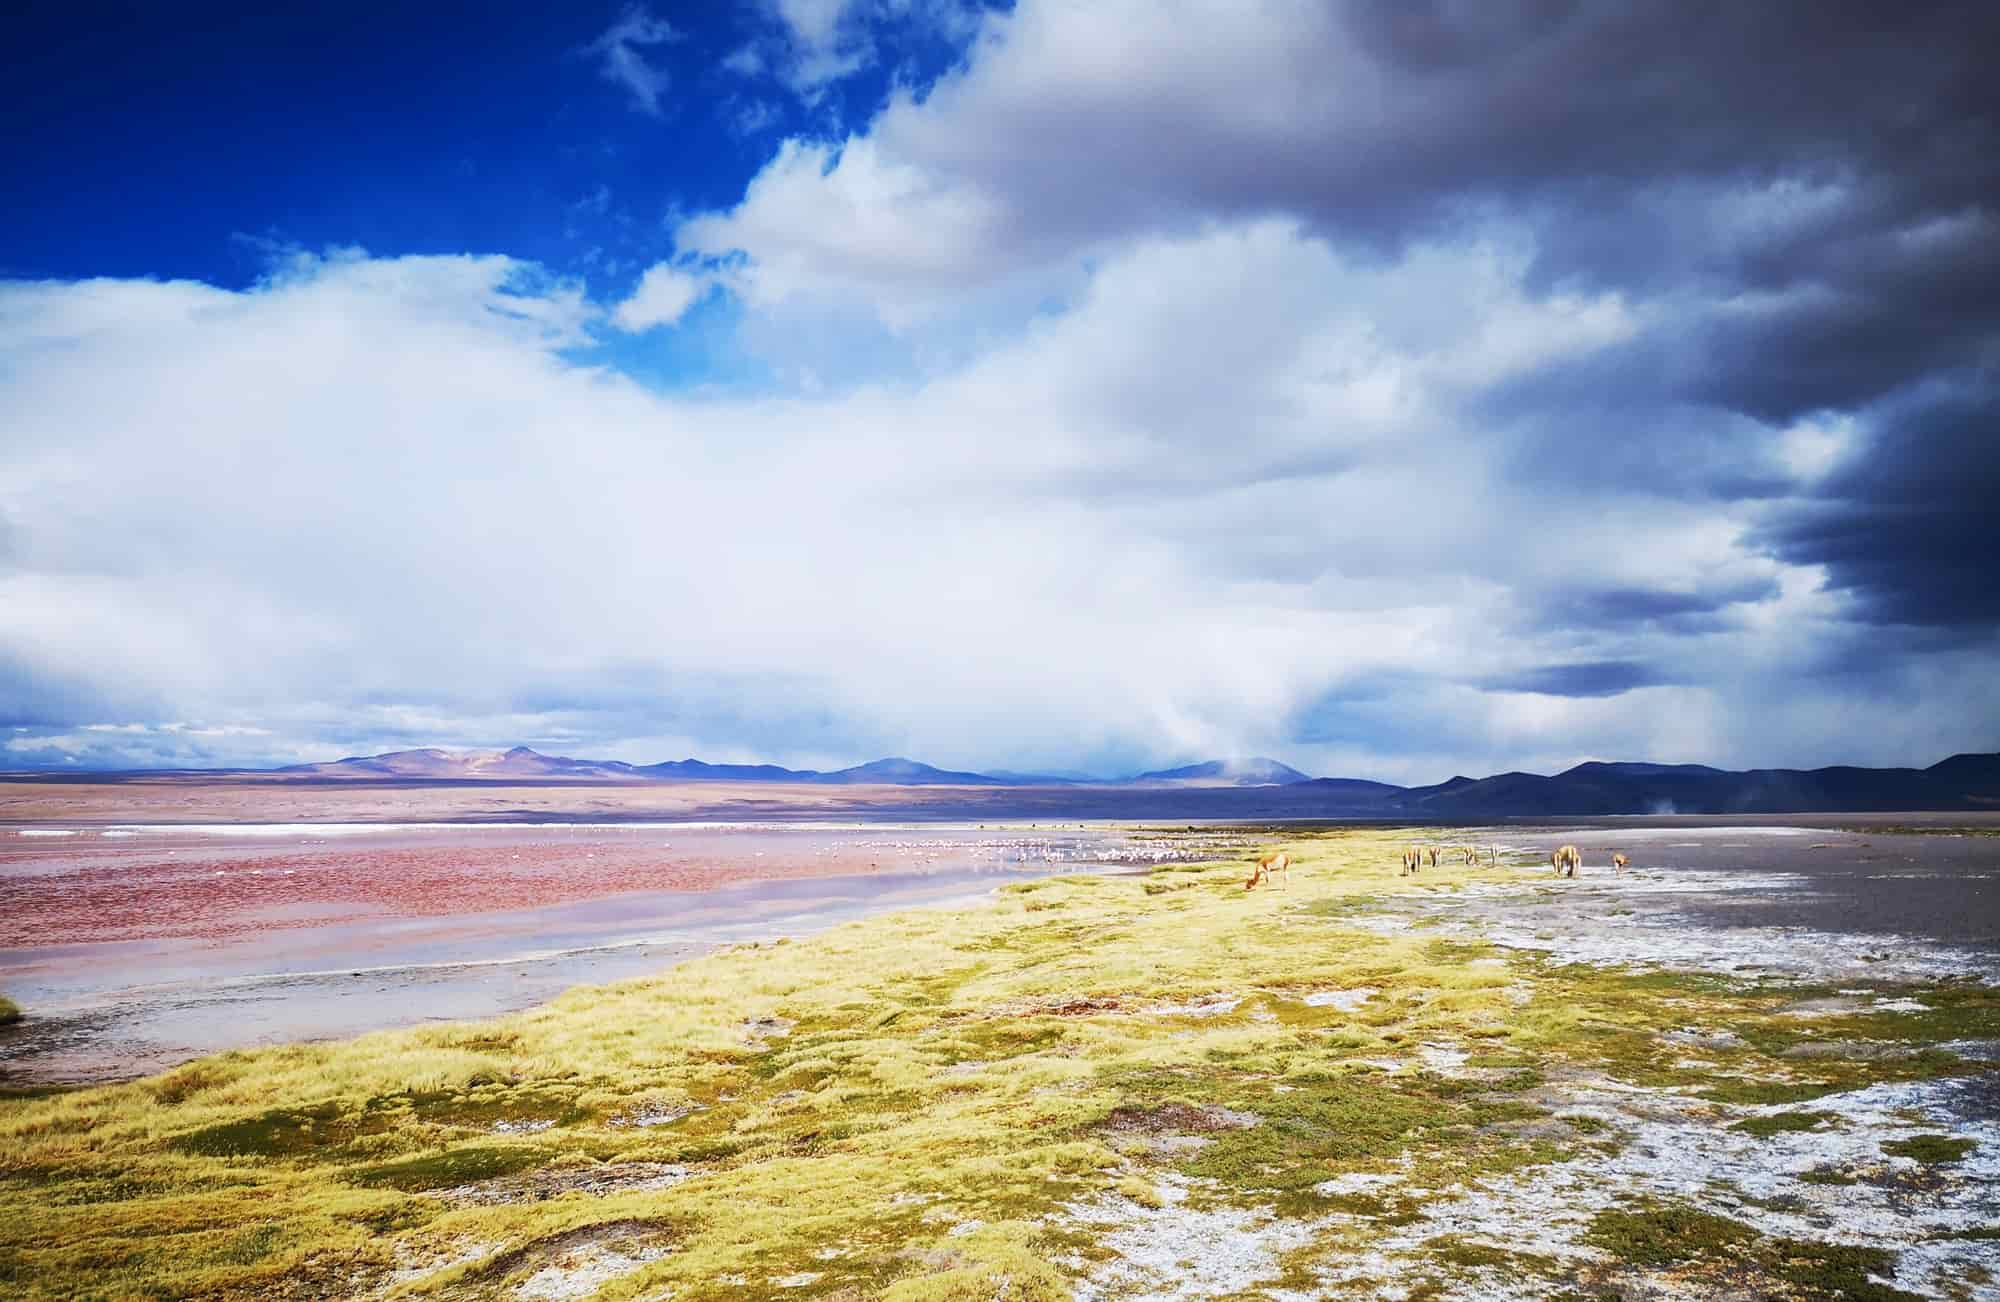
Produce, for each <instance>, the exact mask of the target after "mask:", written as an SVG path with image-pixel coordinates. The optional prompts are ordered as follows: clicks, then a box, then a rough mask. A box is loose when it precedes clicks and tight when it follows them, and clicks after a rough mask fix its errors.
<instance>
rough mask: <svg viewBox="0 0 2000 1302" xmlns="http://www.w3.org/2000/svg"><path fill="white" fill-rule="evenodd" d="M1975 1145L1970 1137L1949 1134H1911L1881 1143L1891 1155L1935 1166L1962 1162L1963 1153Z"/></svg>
mask: <svg viewBox="0 0 2000 1302" xmlns="http://www.w3.org/2000/svg"><path fill="white" fill-rule="evenodd" d="M1977 1147H1978V1145H1977V1144H1976V1143H1974V1142H1973V1141H1972V1140H1970V1139H1956V1138H1954V1137H1952V1136H1950V1135H1911V1136H1910V1137H1909V1138H1908V1139H1892V1140H1889V1141H1888V1142H1887V1143H1885V1144H1883V1145H1882V1151H1883V1152H1884V1153H1887V1154H1888V1155H1889V1156H1891V1157H1908V1158H1914V1159H1916V1160H1917V1161H1919V1162H1923V1163H1925V1164H1926V1165H1932V1166H1935V1165H1938V1164H1940V1163H1948V1162H1963V1161H1964V1160H1965V1155H1966V1154H1967V1153H1970V1152H1971V1151H1972V1150H1973V1149H1975V1148H1977Z"/></svg>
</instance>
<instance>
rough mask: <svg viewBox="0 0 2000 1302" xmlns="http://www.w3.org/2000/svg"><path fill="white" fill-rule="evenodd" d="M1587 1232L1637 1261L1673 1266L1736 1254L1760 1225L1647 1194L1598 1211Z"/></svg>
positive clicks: (1619, 1254)
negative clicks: (1620, 1205)
mask: <svg viewBox="0 0 2000 1302" xmlns="http://www.w3.org/2000/svg"><path fill="white" fill-rule="evenodd" d="M1584 1237H1585V1239H1586V1240H1588V1241H1589V1242H1591V1243H1593V1244H1595V1245H1597V1246H1598V1247H1600V1248H1603V1249H1604V1250H1605V1251H1606V1252H1609V1253H1611V1254H1612V1255H1613V1256H1615V1257H1617V1258H1618V1259H1619V1260H1621V1261H1624V1262H1627V1263H1629V1264H1631V1265H1634V1266H1673V1265H1677V1264H1679V1263H1681V1262H1684V1261H1695V1260H1700V1259H1713V1258H1720V1257H1727V1256H1734V1255H1738V1254H1739V1253H1740V1251H1741V1250H1742V1249H1743V1248H1744V1247H1745V1246H1746V1245H1748V1244H1751V1243H1754V1242H1756V1240H1757V1231H1756V1230H1754V1229H1752V1228H1750V1227H1749V1226H1748V1225H1745V1224H1744V1223H1743V1222H1741V1221H1732V1220H1730V1219H1729V1218H1728V1217H1727V1216H1716V1215H1713V1214H1711V1213H1709V1212H1705V1211H1702V1210H1701V1209H1700V1208H1697V1207H1691V1206H1689V1205H1688V1204H1686V1203H1680V1202H1667V1201H1664V1200H1660V1199H1651V1198H1647V1199H1639V1200H1637V1201H1634V1202H1631V1203H1628V1204H1626V1205H1625V1206H1623V1207H1610V1208H1606V1209H1605V1210H1604V1211H1601V1212H1599V1213H1598V1214H1597V1215H1596V1217H1595V1218H1593V1219H1592V1220H1591V1223H1590V1229H1589V1230H1588V1231H1587V1232H1586V1233H1585V1235H1584Z"/></svg>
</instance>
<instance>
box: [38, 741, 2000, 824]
mask: <svg viewBox="0 0 2000 1302" xmlns="http://www.w3.org/2000/svg"><path fill="white" fill-rule="evenodd" d="M0 777H4V778H6V779H7V780H9V781H28V782H46V783H74V782H105V781H149V782H161V781H201V782H215V781H218V780H240V781H246V782H260V783H270V782H275V783H309V784H313V785H345V784H348V783H367V782H377V783H385V784H397V785H405V786H425V785H433V784H438V785H458V784H470V783H487V782H492V783H515V784H521V785H545V784H567V783H579V784H581V783H614V782H615V783H630V784H643V783H651V782H662V783H667V782H674V783H689V782H694V783H699V782H716V783H729V784H734V785H735V786H736V787H737V788H741V787H742V786H745V785H751V786H754V785H756V784H764V783H769V784H774V785H775V784H791V785H794V786H797V785H816V786H823V787H830V788H831V787H870V786H872V787H896V788H902V789H904V790H905V794H904V795H900V796H889V795H887V794H879V795H871V794H868V793H866V792H855V793H852V794H850V795H835V794H834V792H832V791H829V792H828V793H827V795H826V798H825V800H824V801H821V802H812V801H807V802H803V803H801V802H800V801H798V800H797V799H795V798H791V797H787V798H785V803H784V807H786V808H791V807H794V806H796V807H797V808H806V807H810V806H811V805H813V804H814V803H819V804H823V805H824V806H825V807H827V808H835V807H838V808H841V809H844V810H849V811H855V810H862V811H865V810H868V809H877V808H879V809H882V810H885V811H886V810H887V809H888V808H890V807H892V806H893V807H896V808H909V809H912V810H918V809H921V810H922V811H923V814H924V816H927V817H947V816H977V817H982V818H988V817H991V818H1004V817H1022V818H1147V819H1151V818H1169V819H1174V818H1250V819H1254V818H1365V819H1410V820H1412V821H1429V820H1435V821H1438V822H1477V821H1483V820H1487V819H1495V818H1516V817H1518V818H1544V817H1551V816H1565V815H1595V814H1808V813H1820V814H1826V813H1833V814H1838V813H1882V812H1891V811H1917V810H1933V811H1944V812H1949V811H1954V810H1988V811H1995V812H2000V754H1977V755H1954V756H1952V757H1951V758H1950V759H1948V760H1944V761H1942V762H1941V763H1937V764H1933V765H1931V766H1930V767H1929V768H1927V769H1866V768H1851V767H1846V766H1836V767H1832V768H1821V769H1750V770H1747V771H1742V772H1736V771H1731V770H1728V769H1717V768H1709V767H1707V766H1705V765H1701V764H1607V763H1599V762H1591V763H1587V764H1579V765H1577V766H1576V767H1575V768H1572V769H1567V770H1565V771H1563V772H1561V773H1557V774H1555V775H1554V776H1543V775H1542V774H1539V773H1499V774H1495V775H1494V776H1492V777H1486V778H1469V777H1455V778H1452V779H1450V780H1449V781H1446V782H1439V783H1436V784H1435V785H1432V786H1423V787H1399V786H1395V785H1393V784H1391V783H1387V782H1371V781H1368V780H1366V779H1363V778H1314V777H1308V776H1307V775H1305V774H1304V773H1301V772H1300V771H1299V770H1297V769H1295V768H1292V767H1290V766H1289V765H1286V764H1281V763H1279V762H1278V761H1276V760H1273V759H1265V758H1261V757H1257V758H1250V759H1241V760H1210V761H1208V762H1206V763H1202V764H1189V765H1186V766H1184V767H1181V768H1173V769H1158V770H1155V771H1152V772H1147V773H1138V774H1134V775H1133V776H1131V777H1125V778H1095V777H1090V776H1088V775H1084V774H1078V773H1060V774H1049V773H1011V772H998V773H969V772H963V771H959V770H955V769H941V768H937V767H935V766H933V765H930V764H922V763H919V762H917V761H916V760H911V759H901V758H891V759H879V760H873V761H871V762H869V763H867V764H856V765H854V766H852V767H851V768H844V769H834V770H831V771H828V772H821V771H819V770H816V769H788V768H782V767H780V766H778V765H776V764H709V763H706V762H704V761H702V760H698V759H683V760H669V761H666V762H664V763H659V764H628V763H625V762H624V761H622V760H586V759H571V758H569V757H567V756H562V755H544V754H542V753H541V752H539V751H536V750H531V749H529V748H528V747H526V746H516V747H514V748H513V749H512V750H484V751H479V750H475V751H460V750H439V749H434V748H433V749H424V750H399V751H391V752H389V753H387V754H383V755H357V756H352V757H350V758H347V759H341V760H333V761H330V762H327V763H323V764H294V765H291V766H289V767H286V768H280V769H179V770H171V771H162V770H157V769H155V770H144V771H138V772H124V773H102V772H100V773H86V772H78V771H76V770H63V771H61V772H33V773H11V774H0ZM946 789H951V790H952V791H953V792H956V794H948V793H947V791H946ZM773 797H774V798H775V797H776V793H775V792H774V793H773ZM717 799H718V801H719V802H720V806H719V807H730V808H740V809H750V808H751V807H753V806H754V807H756V808H759V809H763V808H777V807H778V806H776V805H773V804H772V802H771V801H768V800H764V799H763V798H762V797H753V796H750V795H748V794H746V793H744V792H742V791H741V790H735V791H733V792H725V791H719V792H718V797H717Z"/></svg>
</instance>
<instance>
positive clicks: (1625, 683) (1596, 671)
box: [1481, 660, 1674, 696]
mask: <svg viewBox="0 0 2000 1302" xmlns="http://www.w3.org/2000/svg"><path fill="white" fill-rule="evenodd" d="M1673 681H1674V679H1673V678H1672V677H1671V676H1669V675H1667V674H1665V673H1662V672H1661V671H1660V670H1658V669H1656V668H1654V667H1653V666H1651V665H1647V664H1642V663H1640V662H1638V661H1636V660H1586V661H1581V662H1578V663H1575V664H1566V665H1542V666H1539V667H1538V668H1535V669H1529V670H1524V671H1523V672H1521V673H1516V674H1505V675H1502V676H1500V677H1497V678H1490V679H1488V680H1486V682H1484V683H1483V684H1481V686H1483V687H1485V688H1486V690H1488V691H1492V692H1533V693H1536V694H1537V695H1541V696H1620V695H1623V694H1624V693H1626V692H1629V691H1631V690H1633V689H1634V688H1637V687H1657V686H1659V685H1661V684H1663V683H1670V682H1673Z"/></svg>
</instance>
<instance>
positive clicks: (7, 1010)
mask: <svg viewBox="0 0 2000 1302" xmlns="http://www.w3.org/2000/svg"><path fill="white" fill-rule="evenodd" d="M20 1020H21V1006H20V1005H19V1004H17V1003H15V1002H14V1001H13V1000H11V999H9V998H8V997H7V996H5V995H0V1026H12V1025H13V1024H14V1023H16V1022H18V1021H20Z"/></svg>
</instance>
